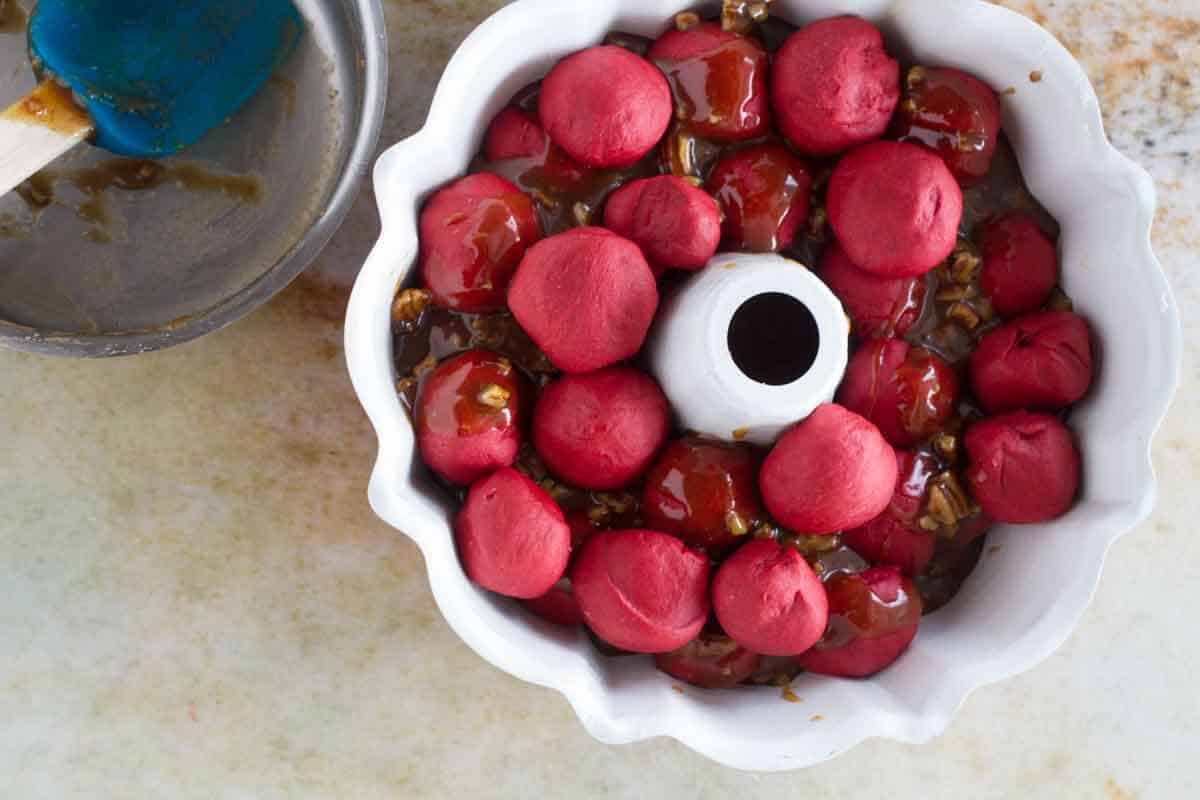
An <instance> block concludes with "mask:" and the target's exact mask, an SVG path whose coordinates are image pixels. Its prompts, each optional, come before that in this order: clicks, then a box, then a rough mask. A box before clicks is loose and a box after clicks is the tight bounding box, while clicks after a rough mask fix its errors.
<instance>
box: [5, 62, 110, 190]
mask: <svg viewBox="0 0 1200 800" xmlns="http://www.w3.org/2000/svg"><path fill="white" fill-rule="evenodd" d="M91 134H92V121H91V119H89V118H88V115H87V113H86V112H84V110H83V109H81V108H80V107H79V105H78V104H77V103H76V102H75V101H74V100H73V99H72V98H71V92H70V90H69V89H64V88H63V87H62V86H60V85H58V84H57V83H55V82H54V81H52V80H47V81H43V82H42V83H41V84H40V85H39V86H38V87H37V88H36V89H34V90H33V91H32V92H30V93H29V94H27V95H25V97H23V98H21V99H20V100H18V101H17V102H16V103H14V104H13V105H11V106H9V108H8V110H6V111H5V112H4V113H2V114H0V195H4V194H7V193H8V192H10V191H12V190H13V189H15V188H16V187H17V186H19V185H20V184H21V182H22V181H24V180H25V179H26V178H28V177H29V176H30V175H33V174H34V173H35V172H37V171H39V170H41V169H42V168H43V167H45V166H46V165H47V164H49V163H50V162H52V161H54V160H55V159H56V158H58V157H59V156H61V155H62V154H64V153H66V152H67V151H68V150H70V149H71V148H72V147H74V146H75V145H77V144H79V143H80V142H82V141H83V140H85V139H87V138H88V137H89V136H91Z"/></svg>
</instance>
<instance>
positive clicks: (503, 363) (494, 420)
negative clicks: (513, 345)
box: [413, 350, 527, 486]
mask: <svg viewBox="0 0 1200 800" xmlns="http://www.w3.org/2000/svg"><path fill="white" fill-rule="evenodd" d="M524 393H525V385H524V382H523V381H522V379H521V376H520V375H519V374H518V373H517V371H516V370H515V369H514V368H513V365H512V363H511V362H509V360H508V359H506V358H502V357H501V356H499V355H497V354H495V353H493V352H490V351H488V350H468V351H467V352H465V353H461V354H459V355H457V356H454V357H453V358H448V359H446V360H445V361H443V362H442V363H441V364H438V366H437V368H436V369H434V371H433V372H431V373H430V374H429V376H428V377H426V378H425V380H424V382H423V383H422V384H421V389H420V391H419V392H418V393H417V402H416V405H415V408H414V414H413V417H414V422H415V427H416V433H417V446H418V447H419V448H420V451H421V459H422V460H423V461H424V462H425V463H426V464H427V465H428V466H429V468H430V469H432V470H433V471H434V472H436V473H437V474H438V475H440V476H442V478H444V479H445V480H447V481H450V482H451V483H457V484H460V485H463V486H465V485H467V484H469V483H471V482H472V481H474V480H475V479H476V478H481V477H483V476H484V475H487V474H488V473H489V472H491V471H493V470H495V469H498V468H500V467H507V466H510V465H511V464H512V463H513V461H514V460H515V459H516V457H517V450H518V449H520V446H521V427H522V424H523V416H524V414H525V413H527V412H526V411H525V410H524V403H525V400H524Z"/></svg>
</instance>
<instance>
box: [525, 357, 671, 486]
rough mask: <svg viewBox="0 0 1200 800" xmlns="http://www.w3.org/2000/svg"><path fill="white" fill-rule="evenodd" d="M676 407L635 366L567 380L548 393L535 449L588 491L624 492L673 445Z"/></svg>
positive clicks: (537, 421)
mask: <svg viewBox="0 0 1200 800" xmlns="http://www.w3.org/2000/svg"><path fill="white" fill-rule="evenodd" d="M670 418H671V408H670V406H669V405H668V403H667V398H666V396H665V395H664V394H663V393H662V390H661V389H659V388H658V384H657V383H655V382H654V380H653V379H652V378H650V377H649V376H648V375H645V374H644V373H641V372H638V371H637V370H636V369H633V368H631V367H610V368H608V369H603V370H599V371H597V372H590V373H587V374H585V375H566V376H564V377H563V378H561V379H560V380H558V381H555V382H554V383H552V384H550V385H549V386H547V387H546V389H545V390H544V391H543V392H542V396H541V398H540V399H539V400H538V404H537V408H536V409H535V410H534V414H533V445H534V447H535V448H536V449H537V452H538V455H539V456H541V458H542V461H544V462H545V464H546V466H547V467H549V469H550V471H551V472H552V473H554V474H555V475H557V476H558V477H560V478H562V479H563V480H565V481H566V482H567V483H570V484H573V485H575V486H579V487H582V488H584V489H598V490H607V489H619V488H620V487H622V486H627V485H628V484H630V483H632V482H633V481H634V479H636V478H637V477H638V476H639V475H641V474H642V473H643V472H645V471H646V470H647V469H648V468H649V467H650V463H651V462H652V461H653V460H654V456H655V454H656V453H657V452H658V451H659V449H660V448H661V447H662V446H663V444H664V443H665V442H666V440H667V433H668V431H669V428H670V422H671V419H670Z"/></svg>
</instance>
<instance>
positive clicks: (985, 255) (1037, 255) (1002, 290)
mask: <svg viewBox="0 0 1200 800" xmlns="http://www.w3.org/2000/svg"><path fill="white" fill-rule="evenodd" d="M975 241H976V243H977V244H978V245H979V255H980V258H981V259H982V260H983V269H982V270H981V271H980V274H979V283H980V286H981V287H982V288H983V293H984V294H986V295H987V296H988V297H989V298H991V301H992V307H993V308H995V309H996V313H997V314H999V315H1000V316H1002V317H1014V316H1018V315H1020V314H1028V313H1030V312H1032V311H1036V310H1038V309H1039V308H1041V307H1042V306H1043V305H1045V304H1046V301H1047V300H1049V299H1050V295H1051V293H1052V292H1053V291H1054V287H1055V286H1056V285H1057V284H1058V253H1057V252H1056V250H1055V248H1054V243H1053V242H1052V241H1050V239H1049V237H1047V236H1046V234H1044V233H1042V230H1041V228H1039V227H1038V226H1037V223H1036V222H1034V221H1033V218H1032V217H1030V216H1029V215H1028V214H1026V213H1024V212H1020V211H1014V212H1011V213H1009V214H1004V215H1002V216H999V217H995V218H993V219H990V220H988V221H987V222H984V223H983V224H982V225H980V226H979V227H978V228H976V229H975Z"/></svg>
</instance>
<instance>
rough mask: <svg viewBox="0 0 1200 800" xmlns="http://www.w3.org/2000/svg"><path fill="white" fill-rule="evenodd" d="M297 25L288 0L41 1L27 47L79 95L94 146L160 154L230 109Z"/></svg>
mask: <svg viewBox="0 0 1200 800" xmlns="http://www.w3.org/2000/svg"><path fill="white" fill-rule="evenodd" d="M303 25H304V23H303V20H302V18H301V17H300V15H299V13H298V12H297V11H296V9H295V7H294V6H293V5H292V3H291V2H290V0H121V2H117V3H114V2H112V0H39V2H38V4H37V6H36V8H35V9H34V13H33V16H32V18H31V19H30V23H29V47H30V52H31V55H32V57H33V61H34V66H35V68H37V69H38V70H40V71H42V72H45V73H49V74H50V75H53V76H54V77H56V78H57V79H58V80H59V81H60V82H62V83H65V84H66V85H68V86H70V87H71V89H73V90H74V91H75V94H76V95H77V96H78V98H79V99H80V100H81V101H82V102H83V104H84V107H85V108H86V109H87V111H88V113H89V114H91V116H92V119H93V120H94V121H95V124H96V144H97V145H98V146H100V147H103V148H105V149H107V150H111V151H112V152H114V153H119V154H121V155H125V156H131V157H137V158H157V157H161V156H166V155H171V154H172V153H176V152H178V151H180V150H182V149H183V148H185V147H187V146H188V145H190V144H192V143H194V142H195V141H196V140H198V139H200V137H202V136H204V134H205V133H207V132H208V131H210V130H212V129H213V128H215V127H216V126H217V125H220V124H221V123H222V122H224V121H225V120H226V119H228V118H229V117H230V116H231V115H232V114H233V113H234V112H235V111H237V110H238V109H239V108H240V107H241V106H242V104H244V103H245V102H246V101H247V100H249V99H250V98H251V97H252V96H253V95H254V94H255V92H257V91H258V90H259V88H260V87H261V86H262V84H263V82H264V81H266V80H267V78H268V77H270V75H271V73H272V72H273V71H274V70H275V69H276V68H277V67H278V66H279V65H280V64H281V63H283V61H284V60H285V59H286V58H287V57H288V55H290V54H291V52H292V50H293V49H294V48H295V46H296V43H297V41H299V38H300V36H301V32H302V31H303Z"/></svg>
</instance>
